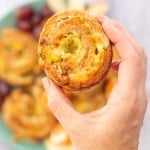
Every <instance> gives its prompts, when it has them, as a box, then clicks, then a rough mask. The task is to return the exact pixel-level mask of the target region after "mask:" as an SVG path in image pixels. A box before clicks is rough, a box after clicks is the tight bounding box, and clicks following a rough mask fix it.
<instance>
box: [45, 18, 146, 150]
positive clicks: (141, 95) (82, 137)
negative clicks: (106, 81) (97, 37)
mask: <svg viewBox="0 0 150 150" xmlns="http://www.w3.org/2000/svg"><path fill="white" fill-rule="evenodd" d="M98 20H99V21H100V23H101V24H102V27H103V29H104V31H105V33H106V34H107V36H108V37H109V39H110V40H111V42H112V43H113V45H114V47H115V48H116V50H117V52H118V54H119V56H120V64H119V68H118V81H117V84H116V85H115V87H114V88H113V91H112V93H111V95H110V97H109V99H108V103H107V105H106V106H104V107H103V108H102V109H100V110H96V111H94V112H91V113H88V114H80V113H78V112H76V111H75V110H74V108H73V107H72V105H71V103H70V100H69V99H68V98H67V97H66V96H65V95H64V94H63V92H62V90H61V89H59V88H58V87H57V86H56V85H55V84H54V83H53V82H52V81H50V80H49V79H47V78H44V79H43V84H44V87H45V89H46V91H47V94H48V97H49V108H50V110H51V111H52V113H53V114H54V115H55V117H56V118H57V119H58V120H59V122H60V123H61V124H62V125H63V127H64V129H65V130H66V132H67V133H68V135H69V137H70V138H71V141H72V143H73V145H74V147H75V149H76V150H100V149H101V150H137V149H138V142H139V135H140V130H141V127H142V123H143V118H144V114H145V110H146V106H147V97H146V88H145V80H146V70H147V69H146V67H147V62H146V56H145V54H144V50H143V48H141V46H139V45H138V44H137V43H136V42H135V40H134V39H133V38H132V37H131V35H130V34H129V33H127V31H126V30H125V29H124V28H123V27H122V26H121V25H120V24H119V23H118V22H116V21H114V20H111V19H109V18H107V17H105V16H99V17H98Z"/></svg>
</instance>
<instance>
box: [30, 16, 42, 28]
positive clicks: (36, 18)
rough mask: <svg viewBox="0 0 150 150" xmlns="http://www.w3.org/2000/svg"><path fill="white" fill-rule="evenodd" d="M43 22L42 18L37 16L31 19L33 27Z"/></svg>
mask: <svg viewBox="0 0 150 150" xmlns="http://www.w3.org/2000/svg"><path fill="white" fill-rule="evenodd" d="M41 21H42V16H41V15H38V14H35V15H34V16H33V17H32V18H31V23H32V25H33V26H35V25H38V24H39V23H40V22H41Z"/></svg>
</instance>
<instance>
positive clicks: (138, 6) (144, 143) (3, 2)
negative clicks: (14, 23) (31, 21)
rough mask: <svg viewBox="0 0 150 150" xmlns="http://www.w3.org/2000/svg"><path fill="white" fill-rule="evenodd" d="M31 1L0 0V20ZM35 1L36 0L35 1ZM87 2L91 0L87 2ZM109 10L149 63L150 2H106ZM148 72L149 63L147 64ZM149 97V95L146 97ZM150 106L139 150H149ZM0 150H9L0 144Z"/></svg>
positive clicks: (130, 0)
mask: <svg viewBox="0 0 150 150" xmlns="http://www.w3.org/2000/svg"><path fill="white" fill-rule="evenodd" d="M28 1H31V0H0V18H1V17H2V16H4V15H5V14H6V13H7V12H8V11H10V10H11V9H13V8H14V7H16V6H19V5H21V4H22V3H26V2H28ZM35 1H36V0H35ZM88 1H89V2H90V1H91V0H88ZM103 1H104V0H103ZM107 1H109V2H110V5H111V9H110V12H109V16H111V17H112V18H115V19H117V20H119V21H120V22H121V23H122V24H124V26H125V27H126V28H127V29H128V31H129V32H130V33H132V34H133V35H134V36H135V38H136V39H137V41H138V42H139V43H140V44H141V45H143V46H144V48H145V50H146V52H147V55H148V59H149V61H150V16H149V14H150V9H149V6H150V0H107ZM148 68H149V71H150V63H149V66H148ZM147 84H148V87H149V88H148V91H149V93H150V73H148V80H147ZM148 96H149V97H150V95H148ZM149 140H150V105H149V106H148V108H147V113H146V116H145V120H144V125H143V128H142V133H141V138H140V145H139V150H150V142H149ZM0 150H10V149H9V148H8V147H7V146H6V145H5V144H4V143H2V142H0Z"/></svg>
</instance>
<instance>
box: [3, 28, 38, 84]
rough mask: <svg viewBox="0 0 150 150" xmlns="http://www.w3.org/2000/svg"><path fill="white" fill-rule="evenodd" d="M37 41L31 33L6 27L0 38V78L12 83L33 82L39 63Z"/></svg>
mask: <svg viewBox="0 0 150 150" xmlns="http://www.w3.org/2000/svg"><path fill="white" fill-rule="evenodd" d="M36 51H37V42H36V41H35V39H34V38H33V36H32V35H31V34H28V33H25V32H22V31H20V30H17V29H10V28H9V29H8V28H7V29H4V30H3V32H2V36H1V40H0V78H1V79H2V80H5V81H7V82H8V83H9V84H12V85H28V84H30V83H32V80H33V77H32V75H31V72H34V68H36V64H37V54H36Z"/></svg>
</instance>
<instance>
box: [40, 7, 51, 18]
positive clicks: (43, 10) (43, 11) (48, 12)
mask: <svg viewBox="0 0 150 150" xmlns="http://www.w3.org/2000/svg"><path fill="white" fill-rule="evenodd" d="M52 15H53V12H52V10H51V9H50V8H49V7H48V6H47V5H44V6H43V7H42V8H41V16H42V17H43V18H48V17H51V16H52Z"/></svg>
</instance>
